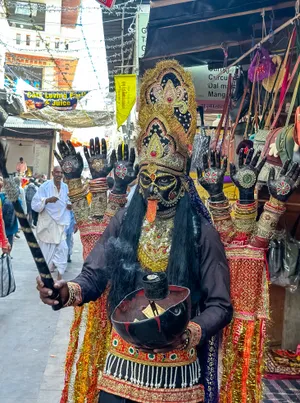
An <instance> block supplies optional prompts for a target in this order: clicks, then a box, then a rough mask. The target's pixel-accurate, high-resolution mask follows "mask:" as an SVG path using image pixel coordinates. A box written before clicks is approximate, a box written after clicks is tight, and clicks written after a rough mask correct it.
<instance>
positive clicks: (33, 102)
mask: <svg viewBox="0 0 300 403" xmlns="http://www.w3.org/2000/svg"><path fill="white" fill-rule="evenodd" d="M88 93H89V91H24V99H25V105H26V108H27V111H31V110H33V109H43V108H45V107H46V106H51V107H52V108H54V109H56V110H58V111H71V110H73V109H75V108H76V106H77V103H78V101H79V100H80V99H81V98H83V97H84V96H85V95H86V94H88Z"/></svg>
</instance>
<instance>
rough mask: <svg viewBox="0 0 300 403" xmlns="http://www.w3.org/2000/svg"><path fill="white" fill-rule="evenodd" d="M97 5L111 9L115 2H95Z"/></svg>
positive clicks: (104, 0) (107, 0) (108, 0)
mask: <svg viewBox="0 0 300 403" xmlns="http://www.w3.org/2000/svg"><path fill="white" fill-rule="evenodd" d="M96 1H97V3H99V4H101V5H102V6H105V7H106V8H112V7H113V6H114V4H115V2H116V0H96Z"/></svg>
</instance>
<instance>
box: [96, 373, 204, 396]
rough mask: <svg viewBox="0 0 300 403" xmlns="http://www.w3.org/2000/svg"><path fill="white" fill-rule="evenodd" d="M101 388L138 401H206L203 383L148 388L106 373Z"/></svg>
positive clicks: (101, 381)
mask: <svg viewBox="0 0 300 403" xmlns="http://www.w3.org/2000/svg"><path fill="white" fill-rule="evenodd" d="M99 389H100V390H103V391H105V392H107V393H112V394H114V395H117V396H121V397H124V398H125V399H130V400H133V401H135V402H138V403H161V402H168V403H181V402H182V403H199V402H203V401H204V387H203V386H202V385H197V386H192V387H188V388H182V389H179V388H177V389H175V388H174V389H165V388H161V389H158V388H149V387H148V388H147V387H145V386H138V385H134V384H132V383H130V382H126V381H124V380H122V379H116V378H114V377H112V376H109V375H105V374H104V375H103V376H102V378H101V379H100V383H99Z"/></svg>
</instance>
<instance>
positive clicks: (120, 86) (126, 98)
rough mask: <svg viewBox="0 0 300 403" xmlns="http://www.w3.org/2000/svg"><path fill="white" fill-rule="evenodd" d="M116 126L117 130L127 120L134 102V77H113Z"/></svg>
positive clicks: (124, 75) (126, 75)
mask: <svg viewBox="0 0 300 403" xmlns="http://www.w3.org/2000/svg"><path fill="white" fill-rule="evenodd" d="M115 89H116V105H117V125H118V129H119V127H120V126H122V124H123V123H124V122H125V121H126V119H127V118H128V116H129V114H130V111H131V109H132V108H133V106H134V104H135V100H136V75H135V74H120V75H117V76H115Z"/></svg>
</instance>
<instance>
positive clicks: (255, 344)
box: [198, 149, 300, 403]
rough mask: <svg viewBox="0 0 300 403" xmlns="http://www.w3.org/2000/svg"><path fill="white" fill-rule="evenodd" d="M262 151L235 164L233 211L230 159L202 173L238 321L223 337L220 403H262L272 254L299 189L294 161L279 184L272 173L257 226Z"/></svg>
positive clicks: (213, 162) (298, 169)
mask: <svg viewBox="0 0 300 403" xmlns="http://www.w3.org/2000/svg"><path fill="white" fill-rule="evenodd" d="M259 159H260V152H257V153H256V155H255V156H254V150H253V149H251V150H250V151H249V152H248V153H247V154H245V153H244V150H243V149H241V150H240V153H239V166H238V169H237V168H236V167H235V165H234V164H231V165H230V176H231V179H232V181H233V183H234V184H235V185H236V186H237V188H238V189H239V200H238V201H237V202H236V204H235V205H234V206H233V211H234V220H233V219H232V217H231V207H230V204H229V201H228V199H227V198H226V197H225V195H224V192H223V180H224V175H225V172H226V168H227V160H226V159H225V160H224V161H223V164H222V163H221V158H220V154H219V153H217V154H216V153H214V152H212V153H211V161H210V163H209V161H208V156H207V155H205V156H204V158H203V169H204V172H201V170H198V179H199V183H200V184H201V185H202V186H203V187H204V189H205V190H207V192H208V193H209V195H210V199H209V209H210V212H211V215H212V217H213V220H214V224H215V227H216V229H217V230H218V232H219V234H220V236H221V240H222V242H223V243H224V245H225V250H226V256H227V260H228V263H229V269H230V294H231V299H232V304H233V308H234V315H233V320H232V322H231V324H230V325H229V326H227V327H226V328H225V330H224V332H223V343H222V357H223V376H222V383H221V391H220V399H219V402H220V403H259V402H261V399H262V376H263V369H264V349H265V344H266V324H267V321H268V319H269V287H268V282H269V278H268V270H267V265H266V251H267V248H268V245H269V241H270V239H271V237H272V235H273V234H274V231H275V230H276V226H277V223H278V221H279V219H280V217H281V215H282V214H283V213H284V212H285V207H284V203H285V202H286V201H287V200H288V198H289V197H290V195H291V194H292V192H293V191H294V190H295V188H296V184H297V181H298V179H299V174H300V167H299V166H298V164H293V165H292V166H291V169H290V170H288V167H289V164H290V161H287V163H286V164H285V165H284V167H283V168H282V171H281V173H280V176H279V177H278V178H276V179H275V171H274V169H273V168H272V169H271V171H270V175H269V180H268V188H269V193H270V195H271V197H270V200H269V201H268V202H267V203H265V205H264V211H263V213H262V214H261V216H260V218H259V220H258V221H257V201H256V200H255V197H254V190H255V186H256V183H257V179H258V175H259V173H260V171H261V169H262V167H263V165H264V163H265V159H263V160H262V161H261V162H260V163H259V164H258V161H259Z"/></svg>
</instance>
